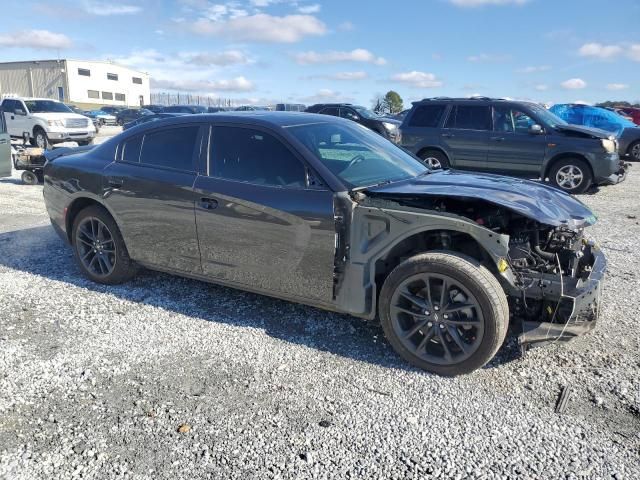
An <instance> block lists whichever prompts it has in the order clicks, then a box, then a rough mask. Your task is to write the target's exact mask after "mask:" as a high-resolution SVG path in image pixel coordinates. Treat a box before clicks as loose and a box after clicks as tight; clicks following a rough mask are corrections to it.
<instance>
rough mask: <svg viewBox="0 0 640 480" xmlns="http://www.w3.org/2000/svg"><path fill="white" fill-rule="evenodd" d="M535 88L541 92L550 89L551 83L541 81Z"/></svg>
mask: <svg viewBox="0 0 640 480" xmlns="http://www.w3.org/2000/svg"><path fill="white" fill-rule="evenodd" d="M534 88H535V89H536V90H537V91H539V92H544V91H546V90H548V89H549V85H546V84H544V83H539V84H538V85H536V86H535V87H534Z"/></svg>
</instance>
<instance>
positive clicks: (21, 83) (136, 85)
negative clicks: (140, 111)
mask: <svg viewBox="0 0 640 480" xmlns="http://www.w3.org/2000/svg"><path fill="white" fill-rule="evenodd" d="M0 94H3V95H7V94H9V95H18V96H22V97H45V98H53V99H56V100H61V101H63V102H65V103H73V104H75V105H78V106H79V107H82V108H89V107H92V106H95V105H121V106H130V107H133V106H140V105H143V104H148V103H150V101H151V99H150V90H149V75H148V74H146V73H143V72H138V71H136V70H132V69H130V68H127V67H123V66H120V65H116V64H114V63H111V62H100V61H83V60H37V61H29V62H5V63H0Z"/></svg>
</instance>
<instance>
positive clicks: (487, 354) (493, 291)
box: [379, 252, 509, 376]
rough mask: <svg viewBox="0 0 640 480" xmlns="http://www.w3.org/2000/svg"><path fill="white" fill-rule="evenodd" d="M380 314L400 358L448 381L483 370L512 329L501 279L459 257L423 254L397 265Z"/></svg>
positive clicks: (387, 283) (383, 292)
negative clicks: (509, 329) (509, 326)
mask: <svg viewBox="0 0 640 480" xmlns="http://www.w3.org/2000/svg"><path fill="white" fill-rule="evenodd" d="M443 292H444V293H443ZM379 314H380V321H381V323H382V328H383V330H384V333H385V336H386V337H387V339H388V340H389V343H391V345H392V346H393V348H394V349H395V350H396V352H398V354H400V356H401V357H402V358H404V359H405V360H406V361H408V362H409V363H411V364H412V365H415V366H416V367H419V368H422V369H424V370H427V371H429V372H433V373H436V374H438V375H444V376H455V375H462V374H465V373H470V372H472V371H474V370H476V369H478V368H480V367H482V366H483V365H485V364H486V363H487V362H488V361H489V360H491V359H492V358H493V357H494V356H495V354H496V352H497V351H498V350H499V349H500V347H501V346H502V343H503V342H504V338H505V336H506V333H507V328H508V325H509V306H508V304H507V298H506V295H505V293H504V291H503V289H502V287H501V286H500V283H499V282H498V280H497V279H496V278H495V277H494V276H493V274H492V273H491V272H489V270H487V269H486V267H484V266H483V265H481V264H480V263H479V262H478V261H476V260H474V259H472V258H470V257H466V256H463V255H460V254H456V253H444V252H430V253H423V254H420V255H415V256H413V257H411V258H409V259H407V260H405V261H404V262H402V263H401V264H400V265H398V266H397V267H396V268H395V269H394V270H393V271H392V272H391V273H390V274H389V276H388V277H387V279H386V280H385V282H384V285H383V287H382V290H381V292H380V302H379Z"/></svg>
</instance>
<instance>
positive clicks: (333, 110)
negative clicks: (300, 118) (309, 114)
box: [318, 107, 339, 117]
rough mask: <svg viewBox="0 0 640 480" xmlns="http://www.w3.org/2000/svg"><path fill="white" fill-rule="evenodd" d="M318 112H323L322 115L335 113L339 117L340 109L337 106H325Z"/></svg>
mask: <svg viewBox="0 0 640 480" xmlns="http://www.w3.org/2000/svg"><path fill="white" fill-rule="evenodd" d="M318 113H321V114H322V115H333V116H334V117H337V116H338V114H339V110H338V108H337V107H327V108H323V109H322V110H320V111H319V112H318Z"/></svg>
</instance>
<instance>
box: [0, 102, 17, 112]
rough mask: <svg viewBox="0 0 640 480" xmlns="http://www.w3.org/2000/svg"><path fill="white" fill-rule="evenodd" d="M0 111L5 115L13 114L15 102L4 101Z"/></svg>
mask: <svg viewBox="0 0 640 480" xmlns="http://www.w3.org/2000/svg"><path fill="white" fill-rule="evenodd" d="M2 109H3V110H4V111H5V112H7V113H15V111H16V102H15V100H5V101H4V102H2Z"/></svg>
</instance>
